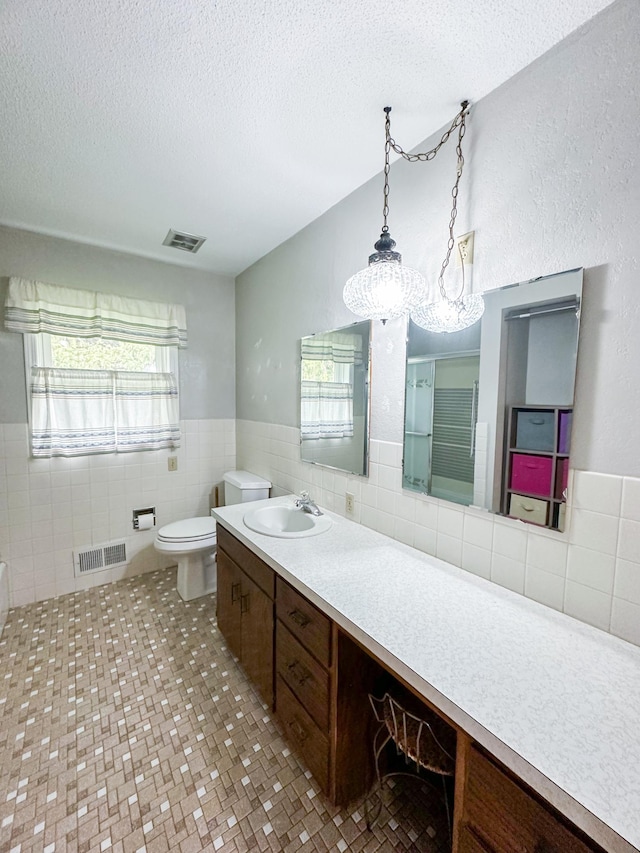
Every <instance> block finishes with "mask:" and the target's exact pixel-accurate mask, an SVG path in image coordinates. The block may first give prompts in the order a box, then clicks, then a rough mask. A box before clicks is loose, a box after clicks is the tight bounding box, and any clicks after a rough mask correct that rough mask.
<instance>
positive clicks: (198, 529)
mask: <svg viewBox="0 0 640 853" xmlns="http://www.w3.org/2000/svg"><path fill="white" fill-rule="evenodd" d="M215 532H216V522H215V519H213V518H211V516H209V515H205V516H202V517H200V518H184V519H182V521H173V522H172V523H171V524H165V526H164V527H161V528H160V530H159V531H158V539H160V541H161V542H180V541H184V540H185V539H188V540H189V541H190V542H197V541H198V540H199V539H211V537H212V536H214V535H215Z"/></svg>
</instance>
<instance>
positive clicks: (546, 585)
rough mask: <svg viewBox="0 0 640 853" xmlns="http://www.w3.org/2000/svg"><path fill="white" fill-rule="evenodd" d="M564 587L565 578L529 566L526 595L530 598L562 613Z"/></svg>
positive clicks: (525, 585) (525, 583) (525, 584)
mask: <svg viewBox="0 0 640 853" xmlns="http://www.w3.org/2000/svg"><path fill="white" fill-rule="evenodd" d="M564 585H565V582H564V577H561V576H560V575H557V574H553V573H551V572H545V571H544V570H543V569H538V568H535V567H534V566H527V571H526V576H525V582H524V593H525V595H526V596H527V597H528V598H532V599H533V600H534V601H539V602H540V604H546V605H547V607H553V608H554V610H560V611H561V610H562V607H563V604H564Z"/></svg>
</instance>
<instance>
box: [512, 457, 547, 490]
mask: <svg viewBox="0 0 640 853" xmlns="http://www.w3.org/2000/svg"><path fill="white" fill-rule="evenodd" d="M552 470H553V459H552V458H551V457H550V456H530V455H529V454H527V453H514V454H513V456H512V457H511V481H510V488H512V489H514V490H515V491H516V492H528V493H529V494H532V495H543V496H544V497H548V496H550V495H551V472H552Z"/></svg>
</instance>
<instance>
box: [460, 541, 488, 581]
mask: <svg viewBox="0 0 640 853" xmlns="http://www.w3.org/2000/svg"><path fill="white" fill-rule="evenodd" d="M461 566H462V568H463V569H466V570H467V571H468V572H472V573H473V574H474V575H478V577H481V578H486V580H490V578H491V551H489V550H487V549H485V548H478V547H477V546H476V545H471V544H470V543H469V542H467V541H464V542H463V543H462V563H461Z"/></svg>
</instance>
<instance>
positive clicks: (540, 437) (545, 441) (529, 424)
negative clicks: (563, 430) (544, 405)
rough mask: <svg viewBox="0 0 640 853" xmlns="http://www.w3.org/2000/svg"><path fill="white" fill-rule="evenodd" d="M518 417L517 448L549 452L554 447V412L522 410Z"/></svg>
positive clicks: (517, 412) (516, 413)
mask: <svg viewBox="0 0 640 853" xmlns="http://www.w3.org/2000/svg"><path fill="white" fill-rule="evenodd" d="M514 414H515V415H516V418H517V420H516V445H515V446H516V447H517V448H518V450H548V451H551V452H553V451H554V450H555V446H554V434H555V424H554V412H553V411H549V410H544V409H520V410H519V411H516V412H514Z"/></svg>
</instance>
